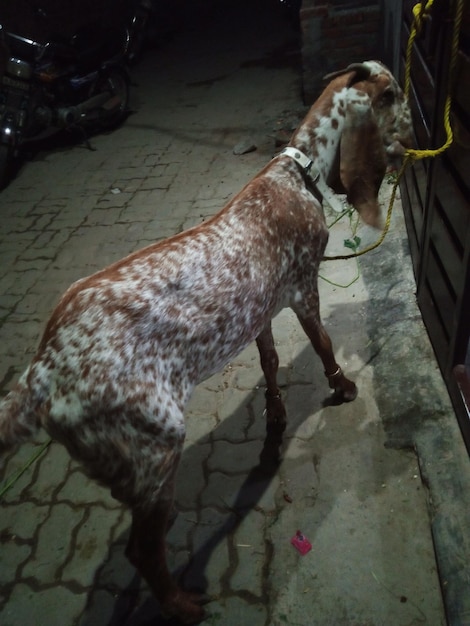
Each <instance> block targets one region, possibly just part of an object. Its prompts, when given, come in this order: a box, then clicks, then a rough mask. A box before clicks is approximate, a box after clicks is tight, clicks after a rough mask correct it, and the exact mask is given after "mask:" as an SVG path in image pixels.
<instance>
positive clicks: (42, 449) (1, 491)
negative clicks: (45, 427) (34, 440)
mask: <svg viewBox="0 0 470 626" xmlns="http://www.w3.org/2000/svg"><path fill="white" fill-rule="evenodd" d="M51 442H52V439H49V440H48V441H46V442H45V443H43V444H42V445H41V446H40V448H39V449H38V450H36V452H35V453H34V454H33V455H32V456H31V457H30V458H29V459H28V461H27V462H26V463H25V464H24V465H23V466H22V467H20V469H19V470H17V471H16V472H15V473H14V474H13V475H12V476H10V478H8V479H7V480H6V481H5V483H4V484H3V485H2V486H1V487H0V500H1V499H2V498H3V496H4V495H5V494H6V492H7V491H8V490H9V489H11V488H12V487H13V485H14V484H15V483H16V481H17V480H18V479H19V478H20V477H21V476H22V475H23V474H24V473H25V472H26V470H27V469H28V468H29V467H31V465H32V464H33V463H34V462H35V461H37V459H38V458H39V457H40V456H41V455H42V454H44V452H45V451H46V450H47V448H48V447H49V446H50V444H51Z"/></svg>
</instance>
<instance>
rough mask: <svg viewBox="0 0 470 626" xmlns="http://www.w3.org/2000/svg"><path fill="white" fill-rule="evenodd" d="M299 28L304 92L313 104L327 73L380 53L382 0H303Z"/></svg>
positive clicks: (374, 56)
mask: <svg viewBox="0 0 470 626" xmlns="http://www.w3.org/2000/svg"><path fill="white" fill-rule="evenodd" d="M300 28H301V34H302V73H303V94H304V101H305V103H306V104H310V103H311V102H313V101H314V100H315V98H316V97H317V96H318V93H319V91H320V90H321V88H322V84H323V83H322V78H323V76H324V75H325V74H328V72H332V71H335V70H337V69H341V68H342V67H345V66H346V65H348V64H349V63H354V62H357V61H364V60H366V59H371V58H377V57H378V49H379V31H380V10H379V0H359V1H356V2H352V1H347V0H336V1H334V0H330V1H329V2H327V1H326V0H303V2H302V7H301V9H300Z"/></svg>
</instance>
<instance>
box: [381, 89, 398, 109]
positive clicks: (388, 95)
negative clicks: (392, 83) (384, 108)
mask: <svg viewBox="0 0 470 626" xmlns="http://www.w3.org/2000/svg"><path fill="white" fill-rule="evenodd" d="M381 101H382V104H383V105H390V104H393V103H394V102H395V92H394V91H393V89H391V88H388V89H386V90H385V91H384V92H383V94H382V97H381Z"/></svg>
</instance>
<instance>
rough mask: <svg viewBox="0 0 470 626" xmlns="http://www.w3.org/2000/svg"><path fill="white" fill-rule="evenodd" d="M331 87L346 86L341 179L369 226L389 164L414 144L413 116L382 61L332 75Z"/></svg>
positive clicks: (374, 222) (374, 223)
mask: <svg viewBox="0 0 470 626" xmlns="http://www.w3.org/2000/svg"><path fill="white" fill-rule="evenodd" d="M327 78H329V79H333V81H332V85H331V87H332V88H333V89H334V90H336V88H337V89H343V88H344V87H347V90H348V91H347V93H348V97H347V103H346V110H345V118H346V119H345V124H344V129H343V132H342V135H341V142H340V151H339V178H340V180H341V183H342V186H343V187H344V189H345V190H346V193H347V198H348V201H349V202H350V203H351V204H352V205H353V206H354V208H355V209H357V211H358V212H359V214H360V215H361V218H362V219H363V220H364V222H366V223H367V224H370V225H372V226H378V225H379V222H380V220H379V205H378V199H377V195H378V191H379V187H380V184H381V182H382V180H383V177H384V175H385V171H386V167H387V162H388V161H390V160H391V159H392V158H393V157H398V156H401V155H403V154H404V152H405V149H406V148H407V147H409V146H410V145H411V115H410V111H409V108H408V104H407V101H406V98H405V96H404V94H403V92H402V90H401V89H400V87H399V85H398V83H397V81H396V80H395V79H394V77H393V75H392V74H391V72H390V71H389V70H388V69H387V68H386V67H385V66H384V65H382V64H381V63H379V62H378V61H367V62H365V63H357V64H356V63H355V64H353V65H350V66H349V67H347V68H346V69H344V70H342V71H340V72H335V73H334V74H330V75H329V76H328V77H327Z"/></svg>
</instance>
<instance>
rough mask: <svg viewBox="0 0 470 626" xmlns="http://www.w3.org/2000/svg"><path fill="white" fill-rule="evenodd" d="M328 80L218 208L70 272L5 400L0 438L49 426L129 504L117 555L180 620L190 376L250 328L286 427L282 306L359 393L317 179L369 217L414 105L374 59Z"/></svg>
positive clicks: (241, 341)
mask: <svg viewBox="0 0 470 626" xmlns="http://www.w3.org/2000/svg"><path fill="white" fill-rule="evenodd" d="M330 79H331V82H330V83H329V84H328V86H327V87H326V89H325V90H324V92H323V93H322V94H321V96H320V98H319V99H318V100H317V102H316V103H315V104H314V105H313V107H312V108H311V110H310V112H309V113H308V115H307V116H306V118H305V120H304V121H303V122H302V124H301V125H300V127H299V129H298V130H297V131H296V132H295V133H294V135H293V137H292V140H291V142H290V144H289V146H288V149H287V151H285V152H283V153H281V154H280V155H278V156H276V157H275V158H274V159H273V160H272V161H271V162H270V163H269V164H268V165H267V166H266V167H265V168H264V169H263V170H262V171H261V172H260V173H259V174H257V176H255V178H254V179H253V180H252V181H251V182H249V183H248V184H247V185H246V187H245V188H244V189H242V191H241V192H240V193H239V194H238V195H236V196H235V197H234V198H233V199H232V200H231V201H230V202H229V203H228V204H227V205H226V206H225V207H224V208H223V209H222V210H221V211H220V212H219V213H218V214H217V215H215V216H214V217H213V218H211V219H210V220H208V221H206V222H205V223H203V224H201V225H200V226H197V227H195V228H191V229H190V230H187V231H186V232H183V233H181V234H178V235H176V236H174V237H171V238H169V239H167V240H165V241H162V242H159V243H157V244H155V245H151V246H149V247H147V248H144V249H143V250H140V251H138V252H135V253H134V254H131V255H130V256H128V257H127V258H125V259H123V260H121V261H118V262H117V263H114V264H113V265H111V266H109V267H107V268H106V269H104V270H102V271H100V272H98V273H96V274H94V275H92V276H90V277H88V278H84V279H82V280H79V281H78V282H76V283H74V284H73V285H72V286H71V287H70V288H69V289H68V291H66V293H65V294H64V296H63V297H62V299H61V300H60V302H59V304H58V305H57V307H56V309H55V310H54V312H53V314H52V316H51V318H50V320H49V322H48V324H47V327H46V330H45V332H44V336H43V337H42V340H41V342H40V344H39V348H38V350H37V353H36V355H35V357H34V358H33V360H32V363H31V365H30V366H29V368H28V369H27V370H26V372H25V373H24V374H23V376H22V377H21V379H20V380H19V382H18V383H17V385H16V386H15V387H14V389H13V390H12V391H11V392H10V393H9V394H8V395H7V397H6V398H5V399H4V401H3V403H2V404H1V405H0V448H3V449H6V448H8V447H10V446H12V445H14V444H15V443H16V442H18V441H20V440H23V439H25V438H27V437H29V436H31V435H33V433H34V432H35V431H36V429H37V428H38V427H40V426H43V427H44V428H45V429H46V430H47V431H48V432H49V433H50V435H51V436H52V437H54V438H55V439H57V440H58V441H60V442H62V443H63V444H64V445H65V446H66V447H67V449H68V450H69V452H70V454H71V455H72V456H73V457H74V458H76V459H78V460H79V461H81V462H82V464H83V466H84V467H85V469H86V471H87V472H88V473H89V474H90V475H91V476H93V477H94V478H96V479H98V480H99V481H100V482H101V483H103V484H104V485H107V486H108V487H109V488H110V489H111V493H112V494H113V496H114V497H115V498H117V499H118V500H120V501H122V502H124V503H125V504H127V505H128V506H129V507H130V508H131V510H132V516H133V517H132V528H131V533H130V538H129V543H128V546H127V552H126V553H127V555H128V557H129V559H130V560H131V562H132V563H133V564H134V565H135V567H136V568H137V569H138V570H139V572H140V573H141V575H142V576H143V577H144V578H145V579H146V580H147V582H148V584H149V585H150V587H151V588H152V590H153V591H154V593H155V596H156V597H157V599H158V600H159V602H160V604H161V607H162V610H163V611H165V612H166V613H167V614H171V615H174V616H176V617H177V618H178V619H179V620H180V621H181V622H182V623H185V624H192V623H197V622H198V621H200V620H201V619H202V618H203V616H204V610H203V608H202V607H201V597H199V596H198V595H196V594H190V593H186V592H184V591H182V590H181V589H180V588H179V587H178V586H177V584H176V583H175V582H174V581H173V579H172V578H171V576H170V573H169V571H168V567H167V564H166V558H165V532H166V528H167V523H168V516H169V511H170V509H171V506H172V498H173V486H174V478H175V472H176V469H177V466H178V462H179V459H180V456H181V451H182V448H183V440H184V436H185V423H184V417H183V411H184V407H185V405H186V403H187V402H188V399H189V397H190V395H191V392H192V391H193V389H194V387H195V385H197V384H198V383H199V382H200V381H202V380H203V379H205V378H207V377H208V376H210V375H211V374H213V373H214V372H216V371H218V370H219V369H220V368H222V367H223V366H224V365H225V364H226V363H227V362H228V361H229V360H230V359H232V358H233V357H234V356H235V355H236V354H238V353H239V352H240V351H241V350H242V349H243V348H245V346H247V345H248V344H249V343H250V342H251V341H253V340H254V339H256V342H257V344H258V348H259V351H260V355H261V366H262V369H263V371H264V374H265V377H266V383H267V393H266V397H267V418H268V421H269V422H271V423H273V422H278V423H281V424H282V423H283V422H284V421H285V411H284V407H283V404H282V400H281V398H280V395H279V390H278V387H277V383H276V372H277V367H278V358H277V354H276V351H275V348H274V342H273V336H272V332H271V319H272V318H273V317H274V316H275V315H276V314H277V313H278V312H279V311H280V310H281V309H282V308H283V307H287V306H289V307H291V308H292V309H293V310H294V311H295V313H296V314H297V316H298V319H299V320H300V323H301V325H302V327H303V328H304V330H305V332H306V334H307V335H308V337H309V339H310V340H311V342H312V345H313V347H314V349H315V350H316V351H317V353H318V354H319V356H320V358H321V360H322V362H323V366H324V369H325V374H326V377H327V379H328V381H329V385H330V387H331V388H332V389H333V390H334V391H335V393H336V394H337V395H338V396H339V397H340V398H341V399H342V400H345V401H348V400H353V399H354V398H355V396H356V386H355V384H354V383H353V382H352V381H350V380H348V379H347V378H346V377H345V376H344V374H343V373H342V371H341V368H340V367H339V365H338V364H337V362H336V360H335V357H334V355H333V350H332V345H331V341H330V338H329V336H328V335H327V333H326V331H325V329H324V328H323V326H322V324H321V321H320V314H319V302H318V290H317V275H318V266H319V263H320V261H321V259H322V256H323V252H324V249H325V246H326V243H327V239H328V231H327V229H326V226H325V220H324V216H323V211H322V206H321V198H320V196H321V193H319V191H318V190H319V189H320V190H324V191H326V190H327V187H326V184H327V183H328V184H329V185H331V186H333V187H335V189H336V190H337V191H343V192H344V191H346V193H347V196H348V199H349V201H350V202H351V203H352V204H353V205H354V206H355V208H356V209H357V210H358V211H359V213H360V214H361V216H362V217H363V219H364V220H365V221H366V222H368V223H369V224H373V225H376V224H377V222H378V219H379V208H378V203H377V192H378V188H379V185H380V183H381V181H382V178H383V175H384V172H385V166H386V155H387V153H389V154H392V155H393V154H397V153H400V152H402V151H403V145H407V144H408V142H409V135H410V116H409V111H408V107H407V104H406V102H405V100H404V97H403V94H402V92H401V90H400V88H399V86H398V85H397V83H396V81H395V80H394V78H393V76H392V75H391V73H390V72H389V71H388V70H387V69H386V68H385V67H384V66H383V65H381V64H380V63H378V62H375V61H371V62H366V63H363V64H358V65H353V66H350V67H349V68H347V69H346V70H345V71H343V72H338V73H337V74H334V75H332V76H330ZM338 155H339V158H337V157H338ZM338 166H339V169H338ZM313 171H314V172H315V174H313V173H312V172H313Z"/></svg>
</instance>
